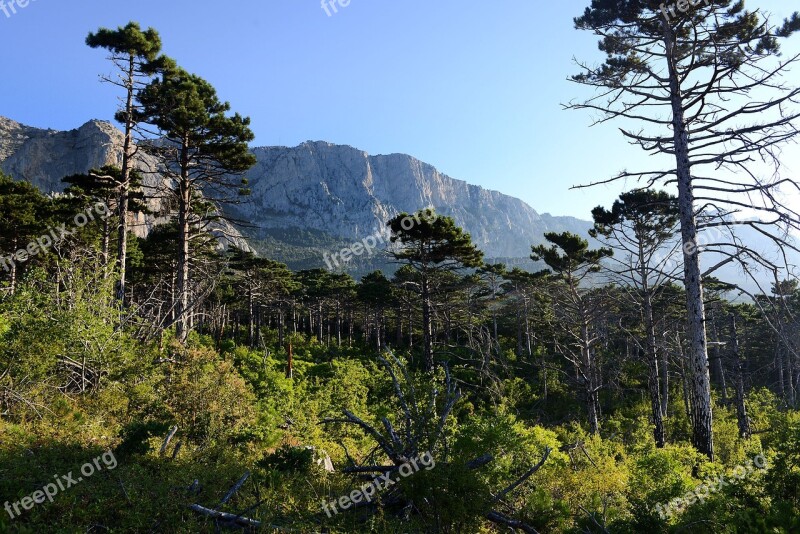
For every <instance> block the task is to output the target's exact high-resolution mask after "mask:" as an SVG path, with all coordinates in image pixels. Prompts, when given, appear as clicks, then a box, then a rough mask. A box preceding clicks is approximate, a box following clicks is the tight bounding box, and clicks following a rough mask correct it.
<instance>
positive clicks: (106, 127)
mask: <svg viewBox="0 0 800 534" xmlns="http://www.w3.org/2000/svg"><path fill="white" fill-rule="evenodd" d="M124 140H125V136H124V135H123V133H122V132H121V131H119V130H118V129H117V128H116V127H115V126H114V125H112V124H111V123H109V122H105V121H97V120H93V121H89V122H87V123H86V124H84V125H83V126H81V127H80V128H78V129H75V130H70V131H68V132H59V131H56V130H43V129H39V128H32V127H29V126H24V125H22V124H19V123H18V122H15V121H12V120H10V119H7V118H3V117H0V170H2V171H3V172H5V173H6V174H8V175H10V176H11V177H13V178H14V179H17V180H25V181H27V182H29V183H31V184H33V185H35V186H36V187H38V188H39V189H40V190H41V191H43V192H45V193H58V192H62V191H63V190H64V188H65V185H67V184H64V183H62V182H61V179H62V178H64V177H66V176H71V175H73V174H82V173H86V172H88V171H89V170H90V169H93V168H99V167H103V166H104V165H115V166H121V165H122V147H123V143H124ZM136 166H137V167H138V168H139V170H140V171H141V172H142V182H143V185H144V187H145V188H146V190H147V191H151V192H152V191H158V190H163V189H164V186H165V179H164V178H163V176H161V175H160V174H158V173H157V172H152V171H153V169H158V163H157V161H156V160H155V159H153V158H152V157H149V156H147V155H144V154H139V155H138V156H137V162H136ZM150 208H151V210H153V211H154V212H161V211H162V205H161V201H160V200H155V199H154V200H151V201H150ZM165 220H166V218H163V217H162V218H156V217H152V216H147V217H145V216H142V215H138V216H137V215H131V220H130V223H131V231H132V232H134V233H135V234H136V235H138V236H140V237H145V236H146V235H147V234H148V233H149V231H150V229H151V228H152V227H153V226H154V225H157V224H161V223H163V222H164V221H165ZM212 231H213V232H214V233H216V234H217V235H218V236H219V237H220V242H221V243H222V244H223V245H226V244H227V243H226V241H227V239H226V238H225V237H224V236H225V235H231V236H232V237H231V239H230V241H231V242H233V243H235V244H236V245H237V246H239V247H240V248H244V249H245V250H248V249H249V247H248V245H247V243H246V241H245V240H244V239H243V238H242V237H241V234H239V232H238V231H237V230H236V229H235V228H233V227H231V226H230V225H229V224H227V223H220V224H219V225H217V226H212Z"/></svg>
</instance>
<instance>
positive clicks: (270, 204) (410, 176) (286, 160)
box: [0, 117, 589, 258]
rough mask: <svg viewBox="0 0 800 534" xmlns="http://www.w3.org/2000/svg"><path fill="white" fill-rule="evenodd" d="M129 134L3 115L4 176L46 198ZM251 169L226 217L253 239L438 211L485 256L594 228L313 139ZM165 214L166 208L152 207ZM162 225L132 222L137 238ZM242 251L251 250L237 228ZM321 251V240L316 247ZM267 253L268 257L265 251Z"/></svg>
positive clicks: (376, 224)
mask: <svg viewBox="0 0 800 534" xmlns="http://www.w3.org/2000/svg"><path fill="white" fill-rule="evenodd" d="M123 140H124V139H123V134H122V133H121V132H120V131H119V130H118V129H117V128H115V127H114V126H113V125H112V124H111V123H108V122H103V121H90V122H87V123H86V124H84V125H83V126H81V127H80V128H78V129H76V130H71V131H69V132H58V131H54V130H41V129H37V128H30V127H27V126H23V125H21V124H19V123H16V122H14V121H12V120H10V119H5V118H2V117H0V169H2V170H3V171H4V172H6V173H7V174H9V175H11V176H13V177H14V178H15V179H24V180H26V181H28V182H30V183H32V184H34V185H36V186H37V187H39V189H41V190H42V191H44V192H47V193H50V192H60V191H63V189H64V184H62V183H61V179H62V178H63V177H65V176H68V175H72V174H77V173H85V172H87V171H88V170H89V169H91V168H96V167H101V166H103V165H120V164H121V161H122V143H123ZM253 152H254V153H255V155H256V156H257V158H258V163H257V164H256V166H255V167H254V168H253V169H251V170H250V172H248V178H249V179H250V185H251V188H252V196H251V197H250V198H249V199H247V201H246V202H245V203H244V204H241V205H238V206H233V207H225V210H226V212H227V214H228V215H231V216H232V217H233V218H234V219H236V220H240V221H246V222H247V223H250V224H252V225H254V228H253V229H251V230H248V233H249V234H250V235H251V236H253V237H256V238H259V237H263V236H265V235H267V234H268V233H269V231H270V230H286V231H292V230H302V231H316V232H318V233H319V234H322V235H327V236H330V238H331V239H334V240H336V241H340V242H351V241H355V240H358V239H363V238H364V237H366V236H368V235H374V234H375V233H376V231H379V232H381V233H383V235H384V236H386V237H388V230H387V228H386V221H387V220H388V219H390V218H391V217H393V216H395V215H396V214H398V213H400V212H403V211H406V212H414V211H416V210H419V209H422V208H428V207H433V208H435V209H436V211H437V212H438V213H440V214H444V215H449V216H452V217H453V218H454V219H455V220H456V223H457V224H459V225H460V226H462V227H463V228H464V229H465V230H466V231H467V232H469V233H470V234H471V235H472V238H473V240H474V242H475V243H476V244H477V245H478V246H479V248H481V249H482V250H483V251H484V252H485V253H486V256H487V257H488V258H493V257H509V258H513V257H518V258H525V257H527V256H528V255H529V254H530V246H531V245H532V244H536V243H541V242H542V241H543V234H544V233H545V232H548V231H565V230H569V231H572V232H575V233H581V234H585V231H586V229H587V228H588V227H589V223H587V222H585V221H580V220H578V219H573V218H570V217H552V216H550V215H547V214H545V215H540V214H538V213H537V212H536V211H535V210H533V209H532V208H531V207H530V206H528V205H527V204H525V203H524V202H522V201H521V200H518V199H516V198H513V197H510V196H508V195H504V194H502V193H498V192H496V191H490V190H487V189H483V188H482V187H478V186H474V185H469V184H467V183H466V182H463V181H461V180H456V179H453V178H450V177H449V176H446V175H444V174H442V173H440V172H439V171H437V170H436V169H435V168H434V167H432V166H431V165H428V164H426V163H423V162H421V161H419V160H417V159H414V158H413V157H411V156H407V155H404V154H391V155H387V156H369V155H368V154H367V153H365V152H363V151H360V150H357V149H355V148H352V147H349V146H341V145H333V144H330V143H325V142H306V143H303V144H301V145H300V146H297V147H295V148H287V147H263V148H256V149H254V150H253ZM141 158H142V159H141V160H140V162H139V167H140V169H141V170H142V171H143V176H144V181H145V186H147V187H148V188H150V190H153V189H158V188H161V187H163V185H164V178H163V177H162V176H161V175H159V174H157V173H153V172H144V171H149V170H151V169H154V168H157V165H156V164H155V162H154V161H153V160H152V159H148V158H147V156H141ZM152 207H153V208H155V209H158V208H159V207H160V206H152ZM158 222H159V221H158V220H156V219H152V218H147V219H142V220H138V221H134V223H135V228H136V229H137V233H138V234H139V235H140V236H144V235H146V234H147V232H148V230H149V228H151V227H152V226H153V224H156V223H158ZM222 230H224V231H222V232H218V233H220V234H222V233H226V232H232V233H234V234H235V235H236V236H237V237H236V238H235V241H236V242H237V243H238V245H239V246H242V247H244V248H249V247H247V245H246V244H245V243H243V242H242V240H241V239H240V238H239V237H238V235H239V234H238V232H236V231H235V229H233V228H231V227H229V226H226V227H224V228H222ZM317 246H319V243H317ZM263 251H264V252H267V253H269V252H270V250H263Z"/></svg>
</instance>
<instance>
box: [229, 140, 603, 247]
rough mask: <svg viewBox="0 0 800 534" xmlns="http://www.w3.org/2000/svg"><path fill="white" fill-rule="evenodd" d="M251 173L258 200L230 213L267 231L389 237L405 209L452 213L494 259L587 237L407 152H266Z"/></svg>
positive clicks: (575, 226)
mask: <svg viewBox="0 0 800 534" xmlns="http://www.w3.org/2000/svg"><path fill="white" fill-rule="evenodd" d="M253 152H254V153H255V155H256V156H257V158H258V163H257V164H256V166H255V167H254V168H253V169H252V170H251V171H250V172H249V173H248V176H249V177H250V185H251V188H252V191H253V194H252V198H251V202H250V203H247V204H244V205H241V206H237V207H234V208H231V211H232V213H234V214H235V215H236V216H237V217H238V218H240V219H242V220H246V221H249V222H251V223H253V224H254V225H256V226H258V227H259V228H260V229H259V230H255V231H254V232H251V235H252V236H253V237H254V238H256V239H263V238H267V237H270V236H272V237H274V235H275V232H274V231H275V230H287V229H298V230H303V231H315V232H319V233H320V234H327V235H329V236H331V237H332V238H334V239H342V240H345V241H348V240H349V241H353V240H356V239H362V238H364V237H365V236H368V235H373V234H375V233H376V231H377V232H382V233H383V234H384V235H388V232H387V230H386V228H385V223H386V221H387V220H388V219H389V218H391V217H393V216H394V215H396V214H397V213H399V212H402V211H406V212H413V211H416V210H418V209H421V208H426V207H433V208H435V209H436V211H437V212H439V213H441V214H444V215H449V216H452V217H453V218H454V219H455V221H456V223H457V224H459V225H460V226H462V227H463V228H464V229H465V230H466V231H467V232H469V233H470V234H471V235H472V238H473V240H474V242H475V243H476V244H477V245H478V246H479V247H480V248H481V249H482V250H483V251H484V252H485V253H486V254H487V256H491V257H526V256H528V255H529V254H530V246H531V245H532V244H535V243H540V242H542V240H543V237H542V236H543V234H544V233H545V232H548V231H563V230H569V231H572V232H576V233H581V234H584V235H585V232H586V229H587V228H588V227H589V223H588V222H585V221H580V220H578V219H574V218H571V217H553V216H550V215H540V214H539V213H537V212H536V211H535V210H534V209H533V208H531V207H530V206H528V205H527V204H525V203H524V202H523V201H521V200H519V199H516V198H514V197H510V196H508V195H504V194H502V193H498V192H496V191H490V190H487V189H483V188H482V187H479V186H475V185H470V184H467V183H466V182H463V181H461V180H455V179H453V178H450V177H449V176H447V175H444V174H442V173H440V172H439V171H438V170H436V168H434V167H433V166H431V165H428V164H427V163H423V162H421V161H419V160H417V159H415V158H413V157H411V156H407V155H404V154H391V155H388V156H370V155H368V154H367V153H366V152H363V151H361V150H357V149H355V148H352V147H349V146H341V145H333V144H330V143H325V142H306V143H303V144H301V145H300V146H297V147H294V148H287V147H262V148H256V149H254V151H253Z"/></svg>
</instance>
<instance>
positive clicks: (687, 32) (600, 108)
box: [568, 0, 800, 459]
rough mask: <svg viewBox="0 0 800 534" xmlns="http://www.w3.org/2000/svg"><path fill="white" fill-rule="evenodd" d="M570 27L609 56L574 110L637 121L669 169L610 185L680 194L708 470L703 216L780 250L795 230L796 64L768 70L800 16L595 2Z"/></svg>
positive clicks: (731, 6) (628, 133)
mask: <svg viewBox="0 0 800 534" xmlns="http://www.w3.org/2000/svg"><path fill="white" fill-rule="evenodd" d="M676 6H677V7H676ZM575 26H576V28H577V29H580V30H586V31H590V32H592V33H593V34H594V35H598V36H599V37H600V50H601V51H602V52H603V53H605V54H606V57H605V60H604V62H603V63H602V64H601V65H600V66H599V67H590V66H587V65H584V64H581V65H580V67H581V70H582V72H581V73H580V74H578V75H576V76H574V77H573V80H574V81H575V82H577V83H580V84H583V85H587V86H590V87H593V88H596V89H598V94H597V96H595V97H593V98H590V99H589V100H587V101H586V102H583V103H575V104H571V105H570V106H568V107H569V108H570V109H588V110H591V111H596V112H599V113H600V114H601V117H600V118H599V119H598V120H597V122H605V121H608V120H612V119H621V120H625V121H630V122H631V123H633V124H634V127H633V128H624V129H621V132H622V134H623V135H624V136H625V137H626V138H627V139H628V140H629V142H630V143H631V144H633V145H636V146H638V147H640V148H641V149H642V150H644V151H645V152H646V153H648V154H649V155H665V156H667V157H668V158H669V159H670V160H671V161H672V162H674V166H671V165H672V163H670V166H671V167H668V168H666V169H657V170H648V171H644V172H629V171H624V172H621V173H620V174H619V175H618V176H616V177H615V178H612V180H620V179H628V178H632V179H636V180H643V181H644V182H645V183H646V184H647V186H648V187H649V186H652V185H653V184H655V183H657V182H662V183H663V182H667V181H673V182H674V183H676V184H677V188H678V199H679V208H680V220H681V238H682V243H683V256H684V261H683V267H684V274H683V282H684V286H685V287H686V302H687V312H688V313H687V315H688V317H687V319H688V325H689V333H690V355H691V374H692V379H691V383H692V386H693V394H692V403H693V405H694V406H693V412H694V414H695V416H696V417H695V418H694V420H693V428H692V434H693V442H694V444H695V446H696V447H697V449H698V450H699V451H701V452H702V453H704V454H706V455H707V456H709V458H712V459H713V457H714V444H713V443H714V441H713V433H712V420H713V415H712V405H711V385H710V378H709V371H708V352H707V337H706V330H705V320H706V318H705V307H704V301H703V299H704V296H703V280H702V275H701V271H700V247H699V244H698V232H699V231H700V230H702V226H699V225H698V220H697V214H698V211H703V209H711V210H713V211H714V212H715V214H716V215H717V216H718V217H719V219H720V220H719V221H718V222H715V223H708V224H709V225H719V226H725V227H726V228H733V227H734V226H736V225H737V224H746V225H749V226H752V227H754V228H756V229H757V230H758V231H761V232H762V233H765V234H766V235H768V236H771V237H772V239H773V240H774V241H775V243H776V244H779V245H782V246H786V245H787V244H788V243H787V240H786V239H785V237H784V236H785V234H784V233H782V232H781V228H780V227H782V228H783V229H784V230H785V229H786V228H787V227H793V228H796V229H797V228H800V211H798V210H797V208H796V207H793V206H791V205H790V204H788V203H787V202H785V201H783V200H782V197H781V194H780V191H779V189H780V188H781V187H782V186H784V185H790V184H791V180H789V179H787V178H784V177H782V176H781V173H780V154H779V150H780V146H781V145H782V144H783V143H785V142H787V141H789V140H791V139H792V138H793V137H794V136H795V135H796V134H797V133H798V131H800V130H798V128H797V121H798V119H800V112H798V111H797V110H796V109H793V107H792V103H796V102H797V98H798V96H800V88H797V87H791V86H790V85H788V84H786V83H784V82H783V81H782V80H781V77H782V76H784V75H785V74H786V72H787V70H788V68H789V66H790V65H791V64H793V63H797V62H798V60H800V57H794V58H791V59H790V60H788V61H787V62H785V63H782V62H780V61H779V60H778V61H773V60H774V59H775V58H776V57H777V56H778V53H779V45H778V40H779V39H781V38H786V37H788V36H790V35H791V34H792V33H794V32H796V31H798V30H800V15H798V13H794V15H793V16H792V17H791V18H790V19H788V20H786V21H784V23H783V24H782V25H780V26H775V25H773V24H772V23H771V22H770V21H769V17H768V16H767V15H765V14H763V13H762V12H760V11H753V12H751V11H747V10H746V9H745V6H744V2H743V1H734V0H714V1H712V2H711V3H710V4H709V3H708V2H703V3H702V4H700V3H699V2H691V3H690V2H688V1H687V0H681V1H680V2H676V3H673V4H668V3H662V4H660V6H659V3H658V2H656V1H652V0H648V1H645V0H634V1H630V0H602V1H599V0H595V1H593V2H592V4H591V6H590V7H587V8H586V9H585V11H584V13H583V15H582V16H580V17H578V18H576V19H575ZM765 97H771V98H766V99H765ZM640 124H643V127H639V126H638V125H640ZM755 158H758V159H759V160H762V161H768V162H770V163H772V164H774V167H775V172H774V174H773V175H772V176H769V177H760V176H758V172H757V171H756V170H755V169H754V168H752V161H753V160H754V159H755ZM704 168H705V169H704ZM605 181H606V182H607V181H608V180H605ZM754 197H758V199H759V200H758V201H757V202H754V200H753V199H754ZM699 207H700V208H702V209H701V210H698V208H699ZM743 208H744V209H755V210H756V211H757V212H759V213H760V214H762V215H763V218H762V219H760V220H759V219H753V218H749V219H745V218H742V219H741V220H739V221H731V220H730V218H729V216H730V214H731V213H734V212H736V211H738V210H741V209H743ZM776 222H777V223H778V225H779V227H778V229H777V231H776V227H775V223H776ZM722 248H723V251H722V253H723V254H725V255H727V256H729V257H731V258H734V259H739V258H740V257H741V256H743V255H747V256H749V258H748V259H750V260H754V261H756V262H758V263H760V264H761V265H763V266H764V267H765V268H768V269H771V270H773V269H775V266H774V265H771V264H770V263H769V262H767V261H765V260H764V258H763V257H762V256H760V255H759V254H758V253H756V252H754V251H752V250H749V249H747V248H746V247H743V246H742V245H741V241H737V240H736V239H731V241H730V243H728V244H727V246H723V247H722ZM731 249H732V250H731Z"/></svg>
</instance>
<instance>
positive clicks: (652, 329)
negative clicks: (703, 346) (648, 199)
mask: <svg viewBox="0 0 800 534" xmlns="http://www.w3.org/2000/svg"><path fill="white" fill-rule="evenodd" d="M638 242H639V268H640V272H639V276H640V277H641V284H642V295H643V301H644V302H643V304H644V310H643V311H644V323H645V328H646V330H647V344H646V347H647V349H646V351H647V354H646V357H647V368H648V377H647V385H648V389H649V390H650V408H651V412H652V416H653V439H654V440H655V442H656V447H658V448H659V449H660V448H663V447H664V445H665V444H666V437H665V434H664V414H663V412H662V405H661V389H660V387H661V384H660V383H659V382H660V381H659V376H658V346H657V345H656V326H655V318H654V317H653V299H652V295H651V294H650V277H649V272H648V270H647V263H646V261H645V256H644V247H643V240H642V239H641V237H640V238H639V239H638Z"/></svg>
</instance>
